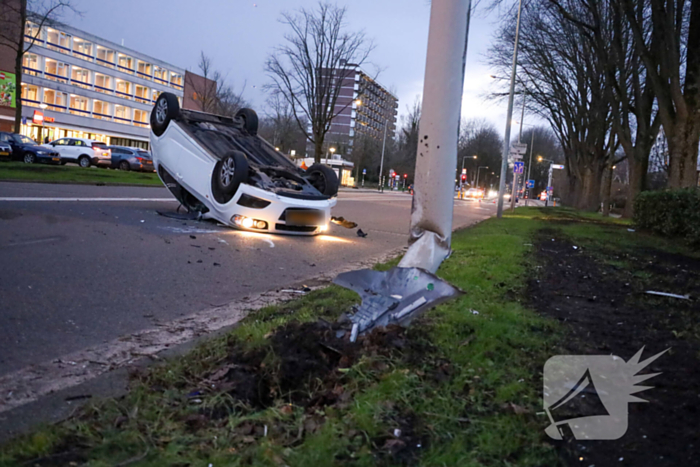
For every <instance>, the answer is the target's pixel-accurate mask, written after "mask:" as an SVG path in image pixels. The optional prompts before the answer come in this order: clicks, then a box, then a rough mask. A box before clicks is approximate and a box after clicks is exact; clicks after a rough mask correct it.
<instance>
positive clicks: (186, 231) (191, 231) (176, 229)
mask: <svg viewBox="0 0 700 467" xmlns="http://www.w3.org/2000/svg"><path fill="white" fill-rule="evenodd" d="M160 228H161V229H163V230H169V231H171V232H173V233H179V234H195V233H198V234H210V233H221V232H222V231H223V230H212V229H200V228H197V227H191V228H190V227H169V226H161V227H160Z"/></svg>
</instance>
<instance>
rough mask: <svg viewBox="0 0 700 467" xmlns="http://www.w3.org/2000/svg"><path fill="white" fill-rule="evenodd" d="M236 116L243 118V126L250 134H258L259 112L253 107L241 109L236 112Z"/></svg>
mask: <svg viewBox="0 0 700 467" xmlns="http://www.w3.org/2000/svg"><path fill="white" fill-rule="evenodd" d="M236 118H240V119H241V120H243V128H245V131H247V132H248V134H250V135H252V136H255V135H257V134H258V114H257V113H255V110H253V109H241V110H239V111H238V112H236Z"/></svg>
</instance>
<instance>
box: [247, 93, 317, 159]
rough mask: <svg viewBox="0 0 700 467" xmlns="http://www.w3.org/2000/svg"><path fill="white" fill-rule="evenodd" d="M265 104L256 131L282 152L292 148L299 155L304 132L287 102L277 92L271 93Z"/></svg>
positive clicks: (304, 138) (302, 145) (301, 149)
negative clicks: (263, 113)
mask: <svg viewBox="0 0 700 467" xmlns="http://www.w3.org/2000/svg"><path fill="white" fill-rule="evenodd" d="M266 104H267V106H266V107H267V110H266V112H265V117H264V118H263V119H262V120H261V127H260V130H259V131H258V133H259V134H260V135H261V136H262V137H263V138H265V139H267V140H268V141H270V142H271V143H272V144H273V146H276V147H278V148H280V151H282V152H283V153H289V152H290V150H292V149H294V150H295V151H296V152H297V153H298V154H299V155H303V154H304V152H305V147H306V134H305V133H303V132H302V131H301V130H300V129H299V125H297V122H296V118H294V114H293V113H292V108H291V106H290V105H289V103H288V102H287V101H286V100H285V99H284V97H282V96H280V95H279V93H273V94H272V95H271V96H270V97H269V98H268V99H267V102H266Z"/></svg>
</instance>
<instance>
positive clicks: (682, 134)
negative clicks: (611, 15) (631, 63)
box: [620, 0, 700, 188]
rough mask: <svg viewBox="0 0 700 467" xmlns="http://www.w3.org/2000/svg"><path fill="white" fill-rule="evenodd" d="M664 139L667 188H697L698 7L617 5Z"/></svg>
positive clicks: (663, 2) (625, 1) (637, 1)
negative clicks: (642, 69)
mask: <svg viewBox="0 0 700 467" xmlns="http://www.w3.org/2000/svg"><path fill="white" fill-rule="evenodd" d="M620 5H621V7H622V11H623V13H624V15H625V17H626V19H627V21H628V22H629V26H630V29H631V32H632V34H633V37H634V41H635V45H636V47H637V48H638V50H639V55H640V57H641V59H642V61H643V62H644V65H645V66H646V74H647V81H649V83H650V85H651V86H652V87H653V90H654V93H655V95H656V99H657V103H658V107H659V117H660V119H661V124H662V126H663V128H664V133H665V134H666V137H667V139H668V150H669V159H670V160H669V181H668V182H669V186H670V187H671V188H679V187H690V186H696V185H697V177H698V176H697V162H698V143H699V141H700V2H698V1H692V2H689V1H687V0H620Z"/></svg>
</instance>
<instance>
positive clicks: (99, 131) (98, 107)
mask: <svg viewBox="0 0 700 467" xmlns="http://www.w3.org/2000/svg"><path fill="white" fill-rule="evenodd" d="M24 33H25V44H26V47H27V48H28V52H27V53H25V55H24V61H23V64H22V65H23V66H22V86H21V90H18V92H17V96H16V98H17V99H21V100H22V129H21V132H22V134H24V135H27V136H29V137H31V138H32V139H34V140H36V141H40V142H43V141H45V140H47V139H48V140H50V141H52V140H55V139H58V138H63V137H79V138H90V139H95V140H98V141H103V142H105V143H107V144H116V145H124V146H135V147H143V148H148V144H149V143H148V141H149V133H150V128H149V117H150V112H151V109H152V107H153V104H154V102H155V100H156V98H157V97H158V95H159V94H160V93H161V92H171V93H173V94H175V95H177V96H178V97H179V99H180V104H181V105H182V104H183V100H184V101H185V104H188V103H193V98H192V96H189V97H188V98H187V99H185V98H184V97H185V95H186V89H185V88H186V84H185V82H186V77H185V75H186V74H188V75H189V74H190V73H189V72H187V71H186V70H184V69H182V68H179V67H177V66H174V65H171V64H169V63H165V62H163V61H161V60H158V59H156V58H153V57H150V56H148V55H145V54H142V53H140V52H137V51H135V50H132V49H129V48H127V47H124V46H122V45H119V44H116V43H114V42H110V41H108V40H105V39H102V38H100V37H97V36H95V35H92V34H89V33H87V32H85V31H81V30H78V29H76V28H73V27H71V26H68V25H65V24H58V23H53V24H51V25H50V26H45V27H43V28H41V30H40V29H39V27H38V25H36V24H34V23H31V22H29V23H27V24H26V27H25V31H24ZM34 37H36V38H37V39H36V40H32V38H34ZM30 45H31V46H30ZM11 53H12V52H11V50H9V49H0V65H2V68H0V74H1V73H2V72H3V71H6V72H10V71H11V70H12V69H13V68H10V69H7V68H8V65H9V63H11V62H14V59H13V57H7V56H6V55H9V54H11ZM10 58H12V59H10ZM194 76H195V77H197V78H200V79H203V78H201V77H198V76H196V75H194ZM0 78H1V76H0ZM191 81H192V80H191ZM190 94H192V92H190ZM195 99H196V96H195ZM8 110H9V109H8V108H7V106H6V108H4V109H3V112H0V120H2V121H1V122H0V123H1V124H2V125H3V128H4V127H5V126H8V125H10V124H11V122H10V121H9V120H10V117H9V116H8V114H9V113H8ZM11 119H12V120H14V117H12V118H11Z"/></svg>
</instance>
